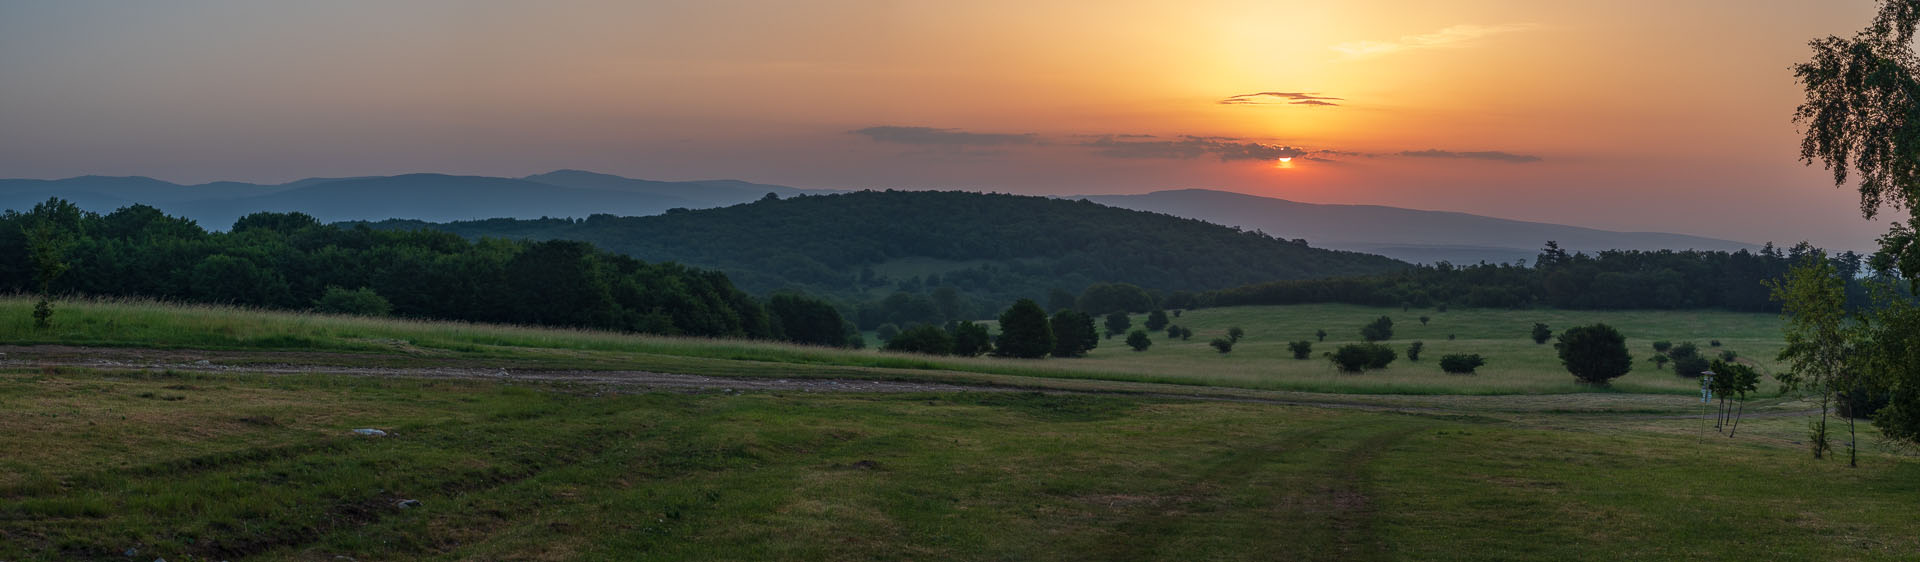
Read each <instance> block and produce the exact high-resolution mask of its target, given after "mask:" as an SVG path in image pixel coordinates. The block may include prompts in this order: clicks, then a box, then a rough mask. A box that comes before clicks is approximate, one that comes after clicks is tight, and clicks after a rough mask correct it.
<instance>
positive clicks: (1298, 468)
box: [1092, 419, 1423, 560]
mask: <svg viewBox="0 0 1920 562" xmlns="http://www.w3.org/2000/svg"><path fill="white" fill-rule="evenodd" d="M1414 423H1415V422H1413V421H1401V420H1394V419H1383V420H1379V421H1371V422H1366V423H1360V424H1348V425H1328V426H1324V427H1317V428H1312V429H1309V430H1307V431H1304V432H1301V433H1296V434H1290V435H1279V436H1276V437H1277V438H1276V439H1274V440H1272V441H1266V442H1261V443H1247V444H1246V446H1243V447H1239V448H1235V449H1233V450H1232V451H1229V452H1227V453H1223V454H1221V455H1218V456H1216V457H1214V458H1212V459H1209V460H1207V461H1205V463H1204V468H1202V469H1201V470H1200V471H1199V472H1197V473H1195V474H1193V475H1192V476H1191V482H1192V483H1190V484H1188V485H1186V486H1184V487H1181V488H1180V489H1178V490H1177V491H1175V492H1172V493H1171V494H1170V496H1171V497H1175V498H1181V499H1180V500H1178V501H1177V502H1173V503H1154V504H1146V505H1140V506H1137V507H1136V508H1135V509H1137V510H1138V511H1137V512H1136V513H1134V514H1133V515H1132V516H1130V517H1127V518H1126V519H1125V520H1123V521H1121V522H1119V523H1118V524H1116V525H1114V527H1113V530H1114V532H1115V534H1116V535H1117V536H1115V537H1112V539H1111V540H1110V541H1107V542H1104V544H1102V545H1100V548H1098V549H1097V550H1098V552H1094V553H1093V556H1092V558H1094V559H1107V560H1139V559H1173V560H1177V559H1183V558H1189V557H1194V556H1199V557H1208V558H1217V557H1219V555H1223V554H1224V555H1226V556H1227V557H1228V558H1234V559H1249V560H1255V559H1258V560H1265V559H1288V560H1380V559H1385V558H1386V557H1387V556H1386V555H1387V553H1386V551H1385V548H1384V545H1383V543H1382V542H1381V541H1380V537H1378V536H1377V532H1376V526H1375V523H1374V519H1375V509H1374V507H1373V506H1374V502H1373V501H1372V499H1371V497H1370V496H1369V495H1368V488H1369V479H1370V475H1369V473H1368V466H1369V465H1370V464H1371V463H1372V461H1373V460H1374V459H1375V458H1376V457H1378V456H1379V455H1380V454H1381V453H1382V452H1383V451H1384V450H1386V449H1388V448H1390V447H1392V445H1393V444H1394V443H1396V442H1398V441H1400V440H1401V439H1403V438H1405V437H1406V436H1407V435H1409V434H1411V433H1413V432H1415V431H1418V430H1420V429H1423V426H1421V425H1409V424H1414ZM1354 439H1357V442H1354V444H1352V445H1349V446H1339V447H1325V446H1324V444H1326V443H1329V442H1353V440H1354ZM1303 465H1304V466H1303ZM1249 488H1260V489H1261V490H1260V491H1259V492H1256V493H1255V495H1254V497H1252V498H1245V497H1236V496H1234V495H1232V494H1231V493H1230V491H1231V490H1236V489H1249ZM1248 500H1252V501H1257V502H1258V503H1259V506H1258V507H1257V508H1255V509H1254V511H1256V512H1258V513H1259V515H1258V516H1257V517H1254V518H1253V519H1251V520H1246V521H1235V522H1233V523H1234V524H1237V525H1238V526H1241V527H1242V528H1240V529H1235V530H1234V531H1233V532H1231V533H1230V534H1231V535H1232V536H1234V537H1239V539H1238V540H1243V541H1244V540H1245V538H1246V537H1260V539H1261V540H1258V541H1247V542H1241V543H1237V544H1234V545H1232V547H1231V548H1230V549H1224V550H1222V551H1221V552H1215V553H1213V556H1207V555H1205V554H1202V553H1198V552H1192V550H1193V549H1195V548H1196V547H1200V548H1204V547H1205V546H1207V545H1205V544H1204V540H1205V539H1206V538H1211V537H1207V536H1206V535H1208V534H1210V533H1211V534H1219V533H1221V531H1222V529H1221V527H1220V526H1219V523H1220V522H1219V521H1215V520H1212V517H1211V516H1212V515H1218V514H1220V513H1222V510H1221V509H1220V507H1221V504H1225V503H1235V502H1243V501H1248ZM1196 537H1200V542H1201V544H1195V543H1196V541H1195V540H1194V539H1195V538H1196ZM1215 546H1217V545H1215Z"/></svg>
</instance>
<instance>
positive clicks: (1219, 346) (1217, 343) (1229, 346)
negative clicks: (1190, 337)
mask: <svg viewBox="0 0 1920 562" xmlns="http://www.w3.org/2000/svg"><path fill="white" fill-rule="evenodd" d="M1207 345H1211V346H1213V350H1214V351H1218V352H1220V353H1232V352H1233V340H1230V339H1227V338H1213V341H1210V342H1207Z"/></svg>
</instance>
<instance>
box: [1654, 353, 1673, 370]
mask: <svg viewBox="0 0 1920 562" xmlns="http://www.w3.org/2000/svg"><path fill="white" fill-rule="evenodd" d="M1649 361H1653V368H1654V369H1665V368H1667V362H1668V361H1672V359H1669V358H1667V356H1665V355H1654V356H1653V359H1649Z"/></svg>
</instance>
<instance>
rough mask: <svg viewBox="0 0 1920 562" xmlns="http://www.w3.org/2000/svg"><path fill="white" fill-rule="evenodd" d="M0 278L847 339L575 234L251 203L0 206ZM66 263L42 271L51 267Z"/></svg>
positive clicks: (810, 313) (783, 302)
mask: <svg viewBox="0 0 1920 562" xmlns="http://www.w3.org/2000/svg"><path fill="white" fill-rule="evenodd" d="M0 255H3V256H10V257H11V258H10V259H0V291H13V292H38V293H41V294H43V295H44V294H48V293H53V294H78V295H93V296H115V297H146V298H155V299H163V300H171V301H185V302H202V303H226V304H236V305H243V306H253V307H262V308H275V309H288V310H306V309H320V310H323V311H329V312H353V313H386V312H390V313H391V314H394V315H399V316H407V317H417V318H435V319H446V320H466V321H474V322H494V323H508V324H531V325H542V326H565V327H579V328H596V329H607V330H619V331H628V332H641V333H650V334H669V335H689V336H708V337H741V338H758V339H773V340H785V341H794V342H801V343H809V344H817V345H832V346H843V345H850V344H853V343H854V342H855V340H853V339H850V337H849V334H850V332H851V329H852V327H851V326H850V325H849V324H848V323H847V322H846V321H845V320H843V319H842V317H841V315H840V313H839V312H838V310H837V309H835V308H834V307H833V306H831V305H829V304H827V303H826V302H823V301H820V300H818V299H812V298H808V297H805V296H801V295H795V294H777V295H774V296H772V297H770V298H768V299H766V300H764V301H762V300H761V299H756V298H754V297H753V296H751V295H749V294H747V293H746V292H745V291H742V290H740V289H738V288H736V287H734V285H733V284H732V283H731V282H730V281H729V280H728V279H727V276H726V275H724V274H721V273H719V272H716V271H711V270H703V269H697V268H692V267H687V266H683V265H679V264H674V263H648V262H644V261H641V260H638V259H634V258H631V257H627V256H623V255H619V254H615V253H611V252H606V251H602V250H599V249H596V248H595V247H593V246H592V245H590V244H587V243H584V242H575V241H566V240H552V241H544V242H530V241H519V240H505V239H498V238H482V239H479V240H473V241H469V240H466V239H464V238H461V237H460V236H458V235H455V234H451V233H446V232H439V231H433V230H375V229H371V228H366V227H364V226H358V227H341V226H333V225H325V224H320V223H319V222H318V221H317V220H315V219H314V218H313V217H310V216H307V215H305V214H301V213H256V214H252V215H248V216H246V217H243V218H241V219H240V220H238V221H237V222H235V223H234V225H233V228H232V230H230V231H227V232H209V231H207V230H206V229H204V228H202V227H200V226H199V225H198V224H196V223H195V222H194V221H192V220H188V219H184V218H179V217H173V216H168V215H166V214H164V213H162V212H160V211H159V210H158V209H155V208H153V207H149V206H145V205H134V206H130V207H125V208H121V209H119V210H116V211H114V212H112V213H107V214H98V213H92V212H87V211H83V210H81V209H79V208H78V207H76V206H74V205H73V204H71V203H69V202H67V201H64V200H60V199H57V198H56V199H51V200H48V201H47V202H45V203H41V204H39V205H36V206H35V207H34V208H33V209H32V210H30V211H27V212H24V213H23V212H17V211H7V212H5V213H4V214H0ZM49 266H58V268H59V269H61V270H62V271H59V272H55V273H54V274H53V275H51V276H49V275H47V273H48V271H47V267H49Z"/></svg>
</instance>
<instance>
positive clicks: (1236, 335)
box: [1227, 326, 1247, 343]
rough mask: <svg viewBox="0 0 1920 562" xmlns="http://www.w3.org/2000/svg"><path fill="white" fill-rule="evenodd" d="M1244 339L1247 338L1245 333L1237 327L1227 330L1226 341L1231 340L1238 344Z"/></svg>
mask: <svg viewBox="0 0 1920 562" xmlns="http://www.w3.org/2000/svg"><path fill="white" fill-rule="evenodd" d="M1244 337H1247V331H1246V330H1242V329H1240V327H1239V326H1234V327H1231V328H1227V339H1230V340H1233V343H1240V338H1244Z"/></svg>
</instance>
